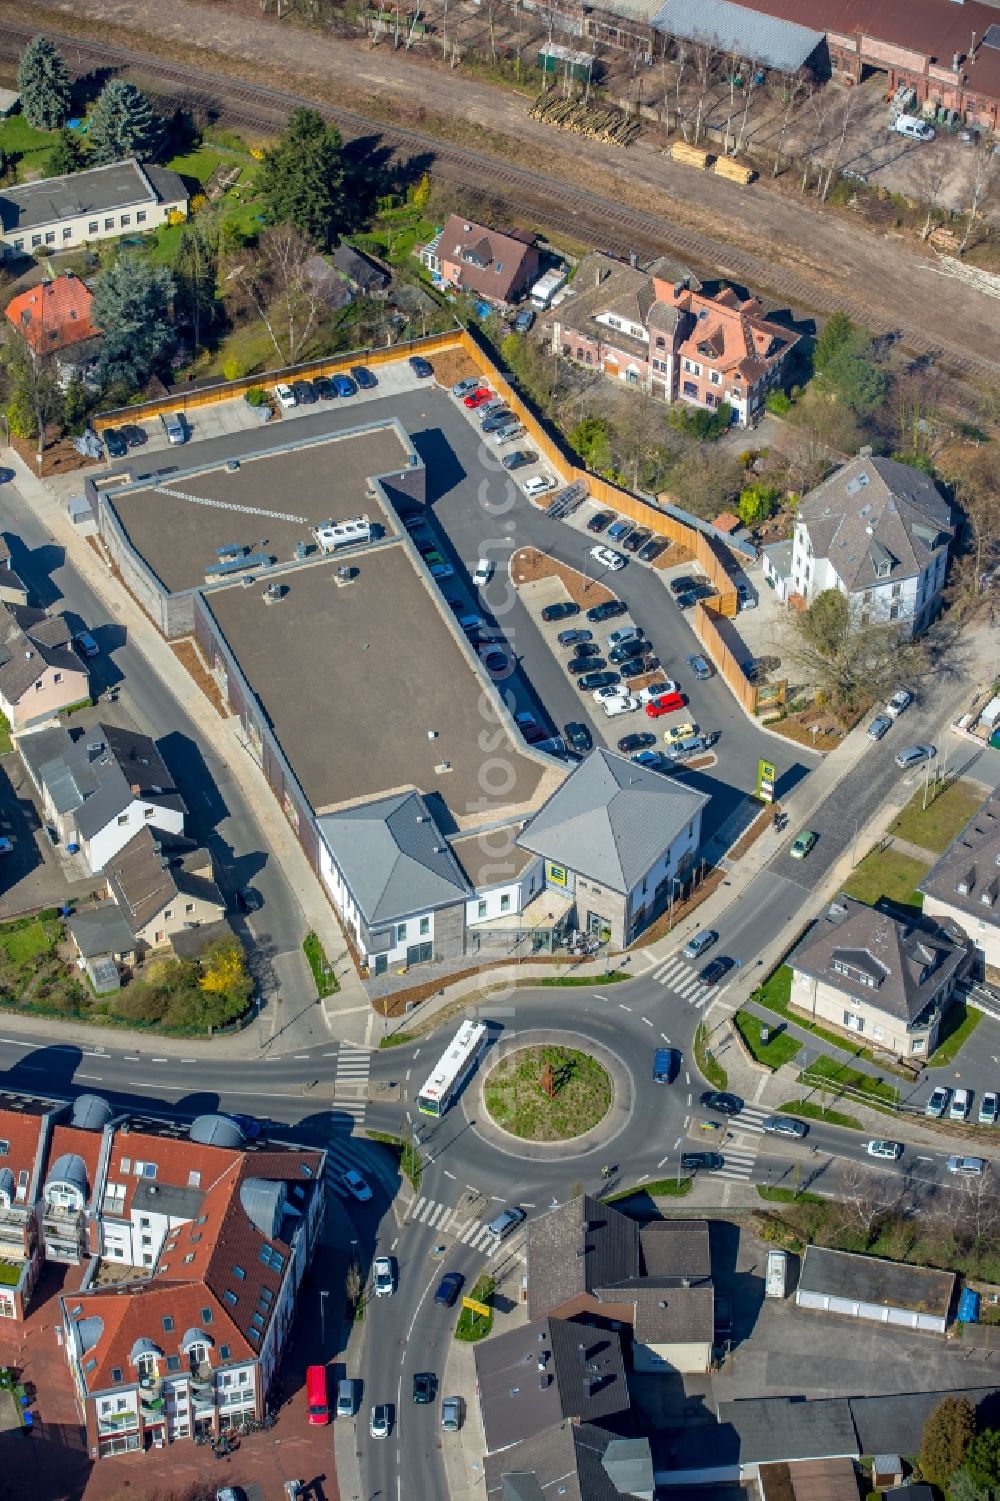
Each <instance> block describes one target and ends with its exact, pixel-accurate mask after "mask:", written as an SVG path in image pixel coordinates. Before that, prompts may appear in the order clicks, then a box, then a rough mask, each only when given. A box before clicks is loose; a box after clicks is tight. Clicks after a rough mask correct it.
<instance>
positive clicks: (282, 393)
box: [274, 381, 297, 408]
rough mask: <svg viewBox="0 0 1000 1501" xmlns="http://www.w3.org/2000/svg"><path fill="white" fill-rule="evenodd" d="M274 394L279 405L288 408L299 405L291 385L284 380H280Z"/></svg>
mask: <svg viewBox="0 0 1000 1501" xmlns="http://www.w3.org/2000/svg"><path fill="white" fill-rule="evenodd" d="M274 395H275V398H276V400H277V402H278V405H279V407H286V408H288V407H293V406H296V405H297V402H296V400H295V392H294V391H293V390H292V388H291V386H289V385H286V384H285V382H284V381H279V382H278V384H277V385H276V386H275V388H274Z"/></svg>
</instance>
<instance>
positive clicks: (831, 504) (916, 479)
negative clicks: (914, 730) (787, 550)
mask: <svg viewBox="0 0 1000 1501" xmlns="http://www.w3.org/2000/svg"><path fill="white" fill-rule="evenodd" d="M954 535H955V525H954V522H953V520H952V514H951V509H950V507H949V506H948V504H947V502H946V501H945V500H944V499H943V498H942V496H941V494H940V492H939V491H938V489H937V486H936V485H935V484H934V481H933V480H932V479H931V478H930V477H929V476H928V475H926V474H924V472H923V471H922V470H920V469H914V468H913V467H912V466H911V465H909V464H900V463H898V462H897V461H896V460H895V459H880V458H874V457H873V456H872V454H871V451H870V450H868V449H862V451H861V453H860V454H859V455H858V457H857V458H856V459H851V460H849V462H848V463H846V464H843V465H842V466H841V467H840V468H839V469H838V470H836V471H835V473H833V474H832V475H830V477H829V479H826V480H824V481H823V483H822V484H820V485H818V486H817V487H816V489H815V490H811V491H810V492H809V494H808V495H806V496H805V497H804V499H803V500H802V501H801V503H800V505H799V509H798V513H797V516H796V520H795V534H794V537H793V541H792V556H791V569H790V572H788V573H783V572H781V571H780V570H781V568H782V567H783V566H784V567H787V561H786V559H785V556H784V555H782V556H781V557H779V556H778V555H777V554H775V555H774V556H773V557H772V556H768V557H765V560H764V573H765V577H767V578H768V579H769V580H770V582H771V584H772V586H773V588H774V591H775V594H776V595H777V597H778V598H779V599H782V600H786V601H788V602H793V603H798V604H799V605H800V606H801V605H802V604H806V605H808V604H811V603H812V601H813V600H814V599H815V598H816V596H817V595H818V594H822V593H823V592H824V590H827V589H839V590H840V592H841V594H844V595H846V596H847V599H848V601H849V602H850V605H851V609H852V612H853V614H854V616H855V618H856V619H857V621H858V623H859V624H861V625H867V624H868V623H869V622H871V623H872V624H875V625H879V624H885V625H888V624H891V623H893V622H895V623H897V624H898V626H899V628H900V629H901V630H902V631H905V632H907V633H909V634H912V635H916V634H917V633H918V632H920V631H922V630H924V629H925V628H926V627H927V626H928V625H930V623H931V621H932V620H933V619H934V617H935V616H936V614H937V612H938V610H939V608H940V603H941V591H942V588H943V587H944V577H945V570H946V568H947V565H948V548H949V545H950V543H951V541H952V538H953V537H954Z"/></svg>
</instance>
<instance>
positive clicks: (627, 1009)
mask: <svg viewBox="0 0 1000 1501" xmlns="http://www.w3.org/2000/svg"><path fill="white" fill-rule="evenodd" d="M618 1005H619V1007H620V1009H621V1010H622V1011H631V1010H632V1007H631V1006H626V1004H625V1002H624V1001H619V1002H618Z"/></svg>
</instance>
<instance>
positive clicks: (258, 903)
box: [236, 886, 264, 912]
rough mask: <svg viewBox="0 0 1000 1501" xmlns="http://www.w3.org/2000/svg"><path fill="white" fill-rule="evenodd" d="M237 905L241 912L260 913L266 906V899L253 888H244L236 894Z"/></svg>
mask: <svg viewBox="0 0 1000 1501" xmlns="http://www.w3.org/2000/svg"><path fill="white" fill-rule="evenodd" d="M236 905H237V907H239V909H240V911H241V912H259V911H260V909H261V907H263V905H264V898H263V897H262V896H261V894H260V892H259V891H258V890H257V889H256V888H255V887H253V886H242V887H241V888H240V890H239V891H238V892H237V893H236Z"/></svg>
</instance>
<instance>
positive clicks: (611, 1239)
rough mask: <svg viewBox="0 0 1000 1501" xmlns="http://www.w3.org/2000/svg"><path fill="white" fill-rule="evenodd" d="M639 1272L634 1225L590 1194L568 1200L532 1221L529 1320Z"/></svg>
mask: <svg viewBox="0 0 1000 1501" xmlns="http://www.w3.org/2000/svg"><path fill="white" fill-rule="evenodd" d="M578 1253H579V1254H578ZM639 1267H640V1261H639V1229H638V1226H637V1225H636V1224H635V1222H634V1221H633V1220H630V1219H629V1218H628V1217H627V1216H626V1215H624V1214H622V1213H621V1212H620V1211H619V1210H617V1209H612V1208H611V1207H610V1206H609V1205H607V1204H602V1203H601V1201H600V1200H599V1199H593V1198H591V1197H590V1195H589V1194H582V1195H581V1196H580V1197H579V1198H575V1199H568V1200H567V1202H566V1203H565V1204H560V1205H559V1207H558V1208H557V1209H550V1210H549V1211H548V1213H547V1214H541V1215H537V1216H536V1217H535V1218H534V1219H531V1220H529V1221H528V1315H529V1317H530V1318H536V1317H538V1316H539V1315H540V1314H544V1313H548V1311H549V1310H550V1309H552V1308H558V1307H559V1306H560V1305H561V1304H563V1303H565V1302H567V1301H568V1300H569V1299H570V1298H573V1297H576V1296H578V1295H579V1294H580V1293H592V1292H594V1291H595V1290H596V1289H597V1288H599V1287H611V1286H613V1284H615V1283H616V1282H623V1281H626V1280H627V1279H628V1278H631V1277H638V1275H639Z"/></svg>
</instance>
